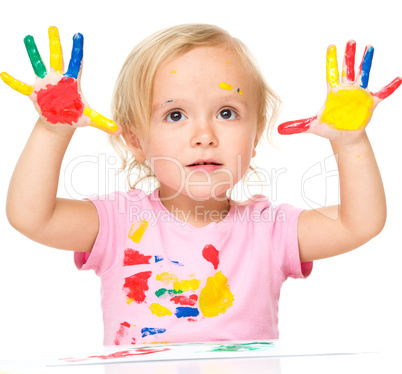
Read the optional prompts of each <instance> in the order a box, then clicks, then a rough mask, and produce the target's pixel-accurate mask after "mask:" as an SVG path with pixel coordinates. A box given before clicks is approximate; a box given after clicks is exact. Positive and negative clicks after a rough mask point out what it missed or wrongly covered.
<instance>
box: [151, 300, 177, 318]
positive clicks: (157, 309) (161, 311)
mask: <svg viewBox="0 0 402 374" xmlns="http://www.w3.org/2000/svg"><path fill="white" fill-rule="evenodd" d="M149 309H150V310H151V312H152V313H153V314H155V315H156V316H158V317H163V316H171V315H172V312H171V311H170V310H169V309H168V308H166V307H164V306H163V305H160V304H158V303H152V304H151V306H150V307H149Z"/></svg>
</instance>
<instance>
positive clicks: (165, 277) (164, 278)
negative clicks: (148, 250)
mask: <svg viewBox="0 0 402 374" xmlns="http://www.w3.org/2000/svg"><path fill="white" fill-rule="evenodd" d="M156 280H157V281H161V282H162V283H163V284H165V285H168V284H169V283H171V282H176V281H178V280H179V278H178V277H177V275H175V274H170V273H168V272H166V271H165V272H164V273H161V274H157V275H156Z"/></svg>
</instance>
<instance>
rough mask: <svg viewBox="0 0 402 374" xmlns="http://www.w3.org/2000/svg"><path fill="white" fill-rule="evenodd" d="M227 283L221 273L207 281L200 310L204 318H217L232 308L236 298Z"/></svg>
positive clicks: (201, 298)
mask: <svg viewBox="0 0 402 374" xmlns="http://www.w3.org/2000/svg"><path fill="white" fill-rule="evenodd" d="M227 281H228V280H227V278H226V277H225V276H224V275H223V273H222V272H221V271H218V272H217V273H216V274H215V275H214V276H212V277H209V278H208V279H207V284H206V285H205V287H204V288H203V289H202V290H201V293H200V298H199V305H200V310H201V313H202V314H203V315H204V317H216V316H217V315H218V314H220V313H221V314H223V313H226V311H227V310H228V309H229V308H230V307H231V306H232V304H233V300H234V296H233V294H232V293H231V292H230V287H229V285H228V284H227Z"/></svg>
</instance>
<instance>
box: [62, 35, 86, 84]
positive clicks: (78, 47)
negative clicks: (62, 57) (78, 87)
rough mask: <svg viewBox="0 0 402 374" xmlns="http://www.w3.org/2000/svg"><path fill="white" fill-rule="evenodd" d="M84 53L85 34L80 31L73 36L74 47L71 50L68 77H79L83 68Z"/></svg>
mask: <svg viewBox="0 0 402 374" xmlns="http://www.w3.org/2000/svg"><path fill="white" fill-rule="evenodd" d="M83 54H84V36H83V35H82V34H80V33H78V34H75V35H74V38H73V49H72V51H71V59H70V63H69V65H68V70H67V73H65V74H64V76H66V77H72V78H75V79H77V77H78V73H79V72H80V69H81V62H82V56H83Z"/></svg>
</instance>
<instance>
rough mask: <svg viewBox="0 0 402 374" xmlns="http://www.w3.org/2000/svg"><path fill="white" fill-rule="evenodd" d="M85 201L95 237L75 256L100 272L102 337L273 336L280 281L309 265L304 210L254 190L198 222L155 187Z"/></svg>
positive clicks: (135, 340)
mask: <svg viewBox="0 0 402 374" xmlns="http://www.w3.org/2000/svg"><path fill="white" fill-rule="evenodd" d="M91 201H92V202H93V203H94V204H95V206H96V208H97V210H98V214H99V219H100V228H99V233H98V237H97V239H96V242H95V244H94V247H93V249H92V252H91V253H79V252H75V257H74V258H75V264H76V266H77V267H78V269H82V270H88V269H93V270H94V271H95V273H96V274H97V275H98V276H100V278H101V284H102V310H103V321H104V344H105V345H115V344H116V345H118V344H142V343H156V342H158V343H162V342H169V343H184V342H202V341H229V340H258V339H277V338H278V302H279V294H280V290H281V286H282V283H283V282H284V281H285V280H286V278H287V277H292V278H303V277H307V276H308V275H309V274H310V273H311V270H312V265H313V264H312V262H309V263H300V257H299V248H298V241H297V222H298V217H299V214H300V213H301V212H302V209H297V208H295V207H292V206H290V205H287V204H282V205H279V206H278V207H276V208H275V207H273V206H271V204H270V203H269V202H268V201H267V199H266V198H265V197H264V196H261V195H258V196H254V197H253V200H250V201H249V202H248V204H246V205H236V204H233V202H232V206H231V209H230V211H229V213H228V215H227V216H226V217H225V218H224V220H222V221H219V222H212V223H210V224H208V225H207V226H204V227H194V226H192V225H191V224H189V223H185V222H184V221H185V219H183V220H181V219H180V218H177V217H176V216H175V215H173V214H171V213H170V212H169V211H168V210H167V209H166V208H165V207H164V206H163V204H162V203H161V201H160V199H159V189H156V190H155V191H154V192H152V193H151V194H149V195H146V194H145V193H144V192H143V191H142V190H138V189H136V190H132V191H130V192H129V193H123V192H116V193H112V194H109V195H106V196H101V197H97V198H94V199H91Z"/></svg>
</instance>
